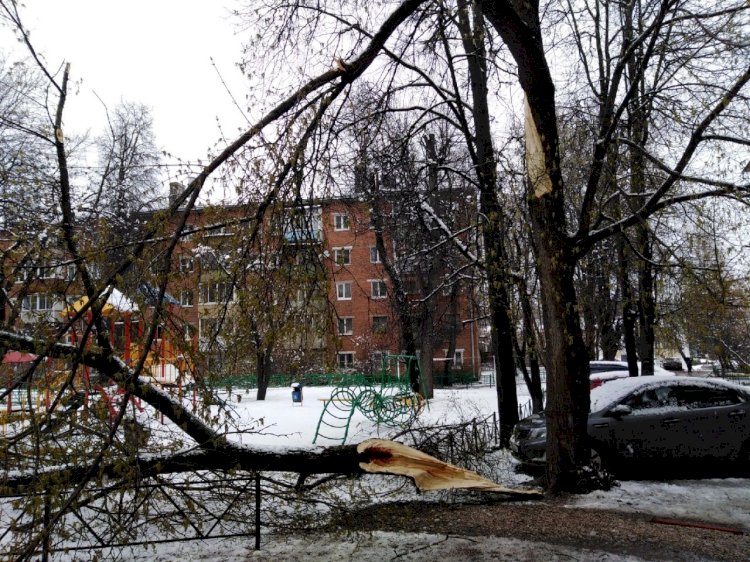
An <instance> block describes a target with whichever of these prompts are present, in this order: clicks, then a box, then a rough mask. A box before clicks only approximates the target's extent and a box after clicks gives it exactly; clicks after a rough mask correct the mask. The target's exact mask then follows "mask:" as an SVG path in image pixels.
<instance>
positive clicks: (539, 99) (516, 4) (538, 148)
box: [480, 0, 589, 492]
mask: <svg viewBox="0 0 750 562" xmlns="http://www.w3.org/2000/svg"><path fill="white" fill-rule="evenodd" d="M480 6H481V9H482V11H483V13H484V14H485V16H486V17H487V18H488V19H489V21H490V22H491V23H492V24H493V26H494V27H495V29H496V30H497V32H498V34H499V35H500V36H501V38H502V39H503V42H504V43H505V44H506V45H507V46H508V48H509V49H510V52H511V54H512V56H513V58H514V60H515V61H516V64H517V66H518V77H519V81H520V83H521V87H522V88H523V90H524V92H525V94H526V99H527V109H528V114H527V119H526V138H527V175H528V178H529V184H528V190H529V191H528V204H529V210H530V216H531V225H532V233H533V236H534V240H535V246H534V247H535V253H536V263H537V268H538V271H539V279H540V287H541V292H542V308H543V316H544V330H545V340H546V342H547V366H548V370H547V408H546V412H547V471H546V472H547V487H548V489H549V490H550V491H552V492H560V491H565V490H577V489H578V488H579V485H580V483H579V469H580V468H581V467H582V466H584V465H586V464H587V463H588V461H589V449H588V437H587V435H588V433H587V422H588V410H589V383H588V375H589V369H588V358H587V353H586V346H585V344H584V341H583V335H582V333H581V326H580V318H579V311H578V304H577V298H576V291H575V286H574V283H573V271H574V265H575V260H576V252H575V248H574V245H573V243H572V242H571V240H570V238H569V237H568V235H567V224H566V217H565V205H564V198H563V195H564V185H563V179H562V174H561V170H560V154H559V147H558V143H559V136H558V131H557V116H556V105H555V90H554V85H553V82H552V76H551V74H550V72H549V67H548V66H547V60H546V57H545V52H544V45H543V41H542V32H541V26H540V24H539V13H538V9H539V6H538V4H537V3H536V2H531V1H527V0H516V1H511V0H500V1H496V2H481V4H480Z"/></svg>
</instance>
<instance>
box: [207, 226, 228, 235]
mask: <svg viewBox="0 0 750 562" xmlns="http://www.w3.org/2000/svg"><path fill="white" fill-rule="evenodd" d="M204 230H205V231H206V234H205V237H206V238H211V237H214V236H231V235H232V232H231V231H230V230H229V228H227V227H226V226H224V225H222V226H213V225H209V226H206V227H204Z"/></svg>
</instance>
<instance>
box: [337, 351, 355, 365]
mask: <svg viewBox="0 0 750 562" xmlns="http://www.w3.org/2000/svg"><path fill="white" fill-rule="evenodd" d="M338 363H339V369H352V368H354V352H353V351H340V352H339V354H338Z"/></svg>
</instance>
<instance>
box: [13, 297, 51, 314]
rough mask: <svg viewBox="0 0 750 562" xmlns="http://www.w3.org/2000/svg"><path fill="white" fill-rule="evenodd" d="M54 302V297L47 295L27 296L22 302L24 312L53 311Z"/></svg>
mask: <svg viewBox="0 0 750 562" xmlns="http://www.w3.org/2000/svg"><path fill="white" fill-rule="evenodd" d="M53 305H54V300H53V298H52V295H48V294H47V293H32V294H30V295H26V296H25V297H24V298H23V301H22V302H21V308H22V309H23V310H33V311H35V312H38V311H42V310H52V306H53Z"/></svg>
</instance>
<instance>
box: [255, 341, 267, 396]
mask: <svg viewBox="0 0 750 562" xmlns="http://www.w3.org/2000/svg"><path fill="white" fill-rule="evenodd" d="M255 365H256V366H255V370H256V372H257V374H258V392H257V394H256V400H265V399H266V392H267V391H268V383H269V382H271V350H269V349H265V348H263V349H257V350H256V352H255Z"/></svg>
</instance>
